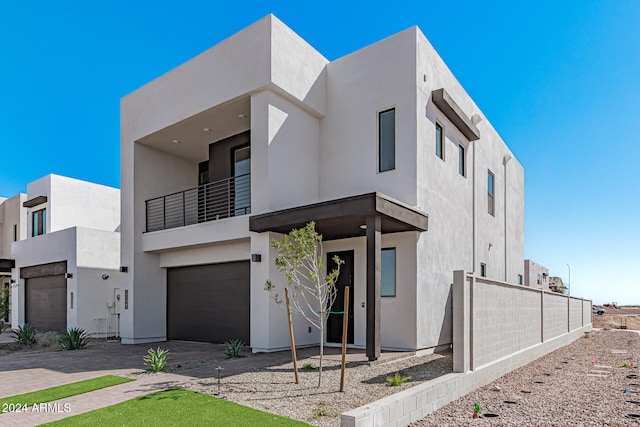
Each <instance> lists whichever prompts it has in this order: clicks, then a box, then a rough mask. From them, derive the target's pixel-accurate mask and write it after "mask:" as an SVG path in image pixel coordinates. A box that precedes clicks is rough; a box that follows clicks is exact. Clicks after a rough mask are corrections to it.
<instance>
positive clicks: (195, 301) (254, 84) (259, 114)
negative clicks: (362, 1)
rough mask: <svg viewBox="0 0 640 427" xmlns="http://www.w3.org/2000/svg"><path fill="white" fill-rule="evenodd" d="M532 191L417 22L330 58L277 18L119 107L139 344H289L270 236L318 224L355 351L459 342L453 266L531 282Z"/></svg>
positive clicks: (128, 311)
mask: <svg viewBox="0 0 640 427" xmlns="http://www.w3.org/2000/svg"><path fill="white" fill-rule="evenodd" d="M523 180H524V172H523V168H522V166H521V165H520V164H519V163H518V161H517V160H516V159H515V157H514V155H513V153H511V151H510V150H509V148H508V147H507V146H506V145H505V143H504V142H503V141H502V139H501V138H500V136H499V135H498V134H497V133H496V131H495V130H494V129H493V127H492V126H491V124H490V123H489V121H488V120H487V119H486V118H485V117H484V116H483V115H482V113H481V111H480V109H479V108H478V107H477V105H476V104H475V103H474V102H473V100H472V99H471V98H470V97H469V95H468V94H467V93H466V92H465V91H464V89H463V88H462V87H461V85H460V83H459V82H458V81H457V80H456V79H455V77H454V76H453V75H452V73H451V72H450V71H449V69H448V68H447V66H446V65H445V64H444V62H443V61H442V59H441V58H440V57H439V56H438V54H437V53H436V51H435V50H434V49H433V47H432V46H431V45H430V44H429V42H428V41H427V39H426V38H425V36H424V35H423V34H422V32H421V31H420V30H419V29H418V28H416V27H413V28H409V29H408V30H405V31H403V32H401V33H398V34H396V35H393V36H391V37H389V38H387V39H385V40H382V41H380V42H378V43H375V44H373V45H371V46H367V47H365V48H363V49H360V50H358V51H356V52H353V53H351V54H349V55H346V56H344V57H342V58H338V59H336V60H333V61H330V60H328V59H327V58H325V57H324V56H323V55H322V54H321V53H319V52H318V51H316V50H315V49H314V48H313V47H311V46H310V45H309V44H308V43H307V42H305V41H304V40H303V39H302V38H300V37H299V36H298V35H297V34H295V33H294V32H293V31H292V30H291V29H289V28H288V27H287V26H286V25H284V24H283V23H282V22H281V21H279V20H278V19H277V18H276V17H274V16H273V15H269V16H267V17H265V18H263V19H261V20H260V21H258V22H256V23H255V24H253V25H251V26H249V27H248V28H246V29H244V30H242V31H241V32H239V33H237V34H235V35H234V36H232V37H230V38H229V39H227V40H224V41H223V42H221V43H219V44H218V45H216V46H214V47H212V48H211V49H209V50H207V51H206V52H204V53H202V54H200V55H199V56H197V57H195V58H193V59H192V60H190V61H188V62H187V63H185V64H183V65H181V66H179V67H178V68H176V69H174V70H171V71H170V72H169V73H167V74H165V75H163V76H161V77H159V78H157V79H156V80H154V81H152V82H150V83H148V84H146V85H145V86H143V87H142V88H140V89H138V90H136V91H135V92H133V93H131V94H129V95H128V96H126V97H124V98H123V99H122V101H121V181H122V256H121V265H122V266H123V268H125V269H127V270H128V273H127V274H125V275H124V276H125V279H124V283H123V292H124V299H125V303H124V308H123V311H122V339H123V343H138V342H153V341H160V340H165V339H182V340H196V341H210V342H223V341H226V340H228V339H233V338H240V339H243V340H246V341H248V343H249V344H250V346H251V347H252V349H253V351H272V350H277V349H282V348H286V347H287V346H288V342H289V341H288V333H287V326H286V325H287V323H286V313H285V310H283V309H282V307H279V306H277V305H276V304H275V303H274V302H273V301H272V300H271V299H270V298H269V294H268V293H267V292H265V291H264V285H265V280H266V279H268V278H270V279H272V280H273V282H274V283H275V284H276V285H278V284H279V283H280V284H282V283H283V280H284V279H283V278H282V276H281V275H280V274H279V272H278V270H277V268H276V267H275V264H274V260H275V257H276V256H277V254H276V253H275V252H274V249H273V248H272V247H271V244H270V240H271V239H274V238H275V239H277V238H279V236H281V235H282V233H286V232H288V231H290V230H291V229H292V228H297V227H301V226H304V225H305V224H306V223H307V222H309V221H315V222H316V224H317V229H318V231H319V232H320V233H322V234H323V236H324V241H325V242H324V253H325V254H326V256H327V257H331V256H333V255H334V254H337V255H339V256H340V257H341V258H342V259H343V260H344V261H345V264H344V265H343V267H342V270H341V276H340V282H339V283H340V288H342V287H343V286H345V285H349V286H351V289H352V290H351V295H352V298H351V307H350V310H349V312H350V317H351V318H350V324H349V328H350V329H349V335H348V342H349V343H350V345H352V346H355V347H361V348H366V349H367V355H368V357H369V359H375V358H377V357H378V355H379V352H380V349H381V348H386V349H402V350H415V351H433V350H437V349H439V348H444V347H448V346H449V345H450V344H451V343H452V332H451V331H452V315H451V283H452V281H453V271H454V270H466V271H474V272H476V273H477V274H478V275H482V276H486V277H488V278H492V279H497V280H501V281H507V282H512V283H515V282H516V281H517V280H518V277H519V276H522V274H523V259H524V217H523V211H524V207H523V205H524V202H523V197H524V194H523V191H524V183H523ZM336 316H340V315H336ZM339 320H340V318H334V319H333V321H332V319H331V318H330V321H329V325H328V328H327V329H328V330H327V333H326V337H324V339H325V340H326V342H327V343H338V342H340V339H341V329H340V328H341V321H339ZM308 326H309V325H307V324H305V321H304V320H302V319H297V320H296V321H295V328H296V330H295V334H296V337H295V338H296V343H297V344H299V345H313V344H317V343H318V337H317V333H315V332H313V333H312V331H311V328H309V327H308Z"/></svg>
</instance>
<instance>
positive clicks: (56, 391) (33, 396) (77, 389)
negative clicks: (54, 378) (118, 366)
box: [0, 375, 133, 408]
mask: <svg viewBox="0 0 640 427" xmlns="http://www.w3.org/2000/svg"><path fill="white" fill-rule="evenodd" d="M129 381H133V380H132V379H130V378H123V377H117V376H115V375H105V376H103V377H98V378H92V379H90V380H84V381H78V382H76V383H71V384H65V385H61V386H58V387H51V388H47V389H44V390H39V391H34V392H32V393H25V394H18V395H16V396H10V397H3V398H1V399H0V408H2V407H3V405H8V404H12V403H13V404H26V405H29V406H31V405H33V404H34V403H46V402H52V401H54V400H59V399H64V398H65V397H70V396H75V395H77V394H82V393H87V392H90V391H94V390H99V389H101V388H105V387H111V386H114V385H118V384H122V383H127V382H129Z"/></svg>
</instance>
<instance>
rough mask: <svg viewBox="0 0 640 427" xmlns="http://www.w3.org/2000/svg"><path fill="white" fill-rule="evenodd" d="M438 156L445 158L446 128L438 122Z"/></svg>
mask: <svg viewBox="0 0 640 427" xmlns="http://www.w3.org/2000/svg"><path fill="white" fill-rule="evenodd" d="M436 156H438V157H440V158H441V159H442V160H444V129H442V126H441V125H440V123H436Z"/></svg>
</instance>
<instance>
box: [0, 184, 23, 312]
mask: <svg viewBox="0 0 640 427" xmlns="http://www.w3.org/2000/svg"><path fill="white" fill-rule="evenodd" d="M26 199H27V195H26V194H17V195H15V196H13V197H11V198H8V199H5V198H0V298H3V300H2V301H3V302H4V298H5V295H9V298H8V301H7V302H8V303H9V308H10V306H11V289H12V286H11V285H12V283H11V272H12V270H13V268H14V267H15V261H14V259H13V258H12V257H11V244H12V243H13V242H16V241H18V240H22V239H24V238H25V237H26V235H27V221H26V218H27V209H26V208H25V207H23V206H22V203H23V202H24V201H25V200H26ZM9 311H10V310H9ZM3 314H4V316H3V318H2V319H0V320H3V321H5V322H7V323H8V322H9V320H10V319H9V313H8V312H5V313H3Z"/></svg>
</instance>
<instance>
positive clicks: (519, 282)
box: [518, 274, 522, 285]
mask: <svg viewBox="0 0 640 427" xmlns="http://www.w3.org/2000/svg"><path fill="white" fill-rule="evenodd" d="M518 285H522V274H518Z"/></svg>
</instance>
